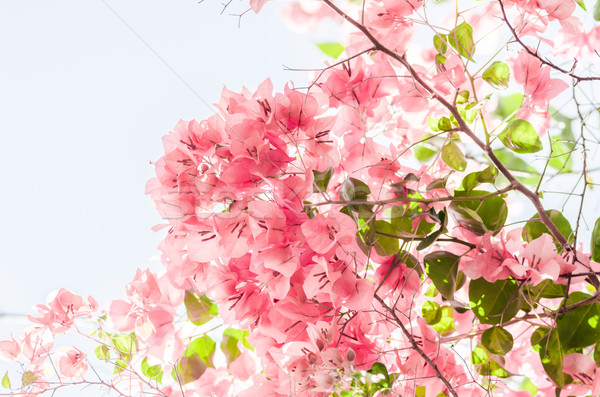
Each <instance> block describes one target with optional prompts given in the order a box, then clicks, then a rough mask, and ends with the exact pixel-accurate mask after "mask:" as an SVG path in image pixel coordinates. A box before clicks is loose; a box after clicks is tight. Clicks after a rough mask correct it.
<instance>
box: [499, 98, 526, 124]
mask: <svg viewBox="0 0 600 397" xmlns="http://www.w3.org/2000/svg"><path fill="white" fill-rule="evenodd" d="M522 103H523V94H510V95H506V96H501V97H500V98H498V107H497V108H496V110H495V111H494V113H496V114H497V115H498V116H499V117H500V118H502V119H506V118H507V117H509V116H510V115H511V114H514V113H516V112H517V111H518V110H519V109H520V108H521V104H522ZM513 117H514V116H513Z"/></svg>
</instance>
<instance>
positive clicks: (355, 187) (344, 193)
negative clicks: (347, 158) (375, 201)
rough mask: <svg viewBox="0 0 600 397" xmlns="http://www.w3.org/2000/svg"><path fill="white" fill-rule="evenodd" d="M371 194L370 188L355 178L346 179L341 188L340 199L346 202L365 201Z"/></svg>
mask: <svg viewBox="0 0 600 397" xmlns="http://www.w3.org/2000/svg"><path fill="white" fill-rule="evenodd" d="M369 194H371V189H369V186H367V184H366V183H364V182H362V181H359V180H358V179H355V178H348V179H346V180H345V181H344V183H342V186H341V188H340V199H342V200H344V201H364V200H366V199H367V197H368V196H369Z"/></svg>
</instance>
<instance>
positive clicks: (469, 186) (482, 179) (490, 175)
mask: <svg viewBox="0 0 600 397" xmlns="http://www.w3.org/2000/svg"><path fill="white" fill-rule="evenodd" d="M497 176H498V169H497V168H496V167H494V166H493V165H490V166H488V167H487V168H486V169H484V170H483V171H476V172H471V173H470V174H468V175H467V176H465V177H464V179H463V181H462V184H461V188H462V190H464V191H466V192H468V191H470V190H473V189H474V188H475V187H477V186H478V185H479V184H480V183H494V181H495V180H496V177H497Z"/></svg>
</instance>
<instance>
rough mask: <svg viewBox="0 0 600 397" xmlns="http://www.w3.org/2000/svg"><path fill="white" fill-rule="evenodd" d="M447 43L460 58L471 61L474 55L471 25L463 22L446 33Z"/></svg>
mask: <svg viewBox="0 0 600 397" xmlns="http://www.w3.org/2000/svg"><path fill="white" fill-rule="evenodd" d="M448 43H449V44H450V45H451V46H452V47H454V49H455V50H457V51H458V53H459V54H460V55H461V56H463V57H465V58H467V59H471V58H472V57H473V54H474V53H475V42H474V41H473V28H472V27H471V25H469V24H468V23H466V22H463V23H461V24H460V25H458V26H457V27H456V28H454V29H453V30H452V31H451V32H450V33H448Z"/></svg>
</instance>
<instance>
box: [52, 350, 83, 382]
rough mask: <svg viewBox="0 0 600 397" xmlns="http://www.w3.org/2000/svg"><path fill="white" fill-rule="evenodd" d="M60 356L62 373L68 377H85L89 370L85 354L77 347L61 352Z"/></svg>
mask: <svg viewBox="0 0 600 397" xmlns="http://www.w3.org/2000/svg"><path fill="white" fill-rule="evenodd" d="M57 356H58V369H59V371H60V374H61V375H62V376H64V377H65V378H68V379H77V378H83V376H85V374H86V373H87V371H88V364H87V360H86V358H85V354H83V352H82V351H81V350H79V349H77V348H71V349H68V350H67V351H66V352H60V353H58V354H57Z"/></svg>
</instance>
